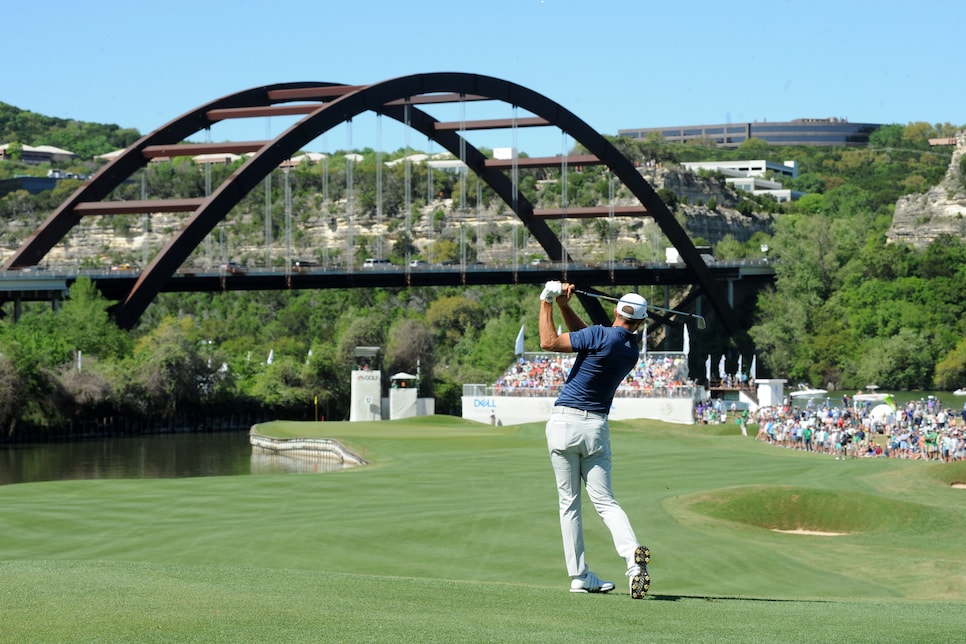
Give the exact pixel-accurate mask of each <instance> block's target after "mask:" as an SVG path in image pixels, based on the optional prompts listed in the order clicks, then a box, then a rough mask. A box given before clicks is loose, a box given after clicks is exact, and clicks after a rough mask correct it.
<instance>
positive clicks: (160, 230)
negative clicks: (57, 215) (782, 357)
mask: <svg viewBox="0 0 966 644" xmlns="http://www.w3.org/2000/svg"><path fill="white" fill-rule="evenodd" d="M645 178H646V179H647V180H648V182H649V183H650V184H651V185H652V186H653V187H654V188H655V189H662V188H666V189H668V190H671V191H673V192H674V193H675V194H677V195H678V197H679V198H680V200H681V202H682V204H683V205H681V206H680V208H681V211H682V212H683V213H684V220H685V229H686V230H687V232H688V234H689V235H690V236H691V237H692V238H701V239H702V240H704V241H706V242H707V243H710V244H715V243H717V242H718V241H720V240H721V239H722V238H724V237H725V236H727V235H730V236H732V237H734V238H735V239H737V240H739V241H746V240H747V239H748V238H749V237H750V236H751V235H752V234H754V233H755V232H757V231H765V232H771V226H772V221H773V220H772V216H771V215H768V214H763V215H752V216H749V217H746V216H743V215H741V214H740V213H739V212H738V211H737V210H735V209H734V207H735V206H737V204H738V202H739V201H740V197H739V196H738V195H737V194H736V193H735V191H734V190H733V189H731V188H730V187H729V186H727V185H725V184H723V183H722V182H720V181H718V180H716V179H715V178H713V177H704V176H698V175H696V174H694V173H692V172H689V171H685V170H680V169H674V168H652V169H649V170H647V171H645ZM710 199H714V200H715V201H716V202H717V206H716V208H715V210H713V211H709V210H708V209H707V208H706V207H704V206H703V205H696V204H706V203H708V201H709V200H710ZM306 201H307V202H311V201H312V200H311V199H306ZM632 202H633V203H636V200H627V204H630V203H632ZM622 205H623V204H622ZM437 210H443V211H444V212H445V223H444V229H443V231H442V232H440V231H439V230H435V231H433V230H431V227H430V222H431V220H432V219H433V216H434V213H435V212H436V211H437ZM275 217H276V219H277V218H278V215H277V214H276V215H275ZM187 219H188V216H187V215H186V214H183V213H171V214H166V213H156V214H152V215H151V216H150V217H148V218H144V217H139V216H130V217H113V218H112V217H87V218H84V219H82V220H81V222H80V223H79V225H78V226H76V227H75V228H74V229H73V230H72V231H71V233H70V234H69V235H68V236H67V238H66V239H65V240H62V241H61V242H60V243H58V244H57V245H56V246H55V247H54V248H53V249H52V250H51V252H50V253H48V255H47V257H46V258H45V263H46V264H48V265H50V266H52V267H55V266H68V267H72V268H74V267H77V268H79V267H82V266H83V267H102V268H107V267H108V266H110V265H112V264H118V263H121V262H124V263H130V264H132V265H137V266H140V265H142V264H144V263H145V262H146V261H149V260H150V259H151V258H152V257H153V256H154V254H155V253H157V252H158V251H159V250H160V249H161V248H162V247H163V246H165V245H166V244H167V243H168V242H169V241H170V239H171V238H172V236H173V235H175V234H176V233H177V231H178V230H180V229H181V227H182V226H183V225H184V223H185V222H186V221H187ZM258 220H259V215H258V214H257V213H256V214H245V215H242V216H241V217H240V223H242V224H244V225H245V228H246V229H247V230H249V231H250V232H249V233H248V234H247V235H241V234H239V233H237V232H235V230H234V228H235V227H234V226H233V225H231V224H227V225H225V224H223V225H220V226H219V227H218V228H216V229H215V230H214V231H213V232H212V233H211V235H209V237H208V239H207V240H206V242H205V243H204V244H202V245H201V246H200V247H199V248H197V249H196V250H195V251H194V253H193V254H192V256H191V257H190V258H189V260H188V261H187V262H186V266H190V267H191V268H196V269H205V268H213V267H217V266H218V265H220V264H222V263H224V262H228V261H236V262H241V263H246V264H250V265H252V266H264V264H265V259H266V255H267V249H266V247H265V240H264V232H263V226H262V225H261V224H260V223H259V221H258ZM275 223H276V227H280V226H278V224H280V223H281V222H279V221H276V222H275ZM615 224H616V226H617V231H616V236H615V241H614V248H615V249H616V250H615V251H614V252H616V253H619V255H618V257H616V259H620V257H621V256H624V255H629V254H634V255H635V256H637V257H642V256H644V258H645V259H652V260H657V261H662V260H663V257H664V247H665V242H664V240H663V236H662V235H661V234H660V231H659V229H658V228H657V225H656V224H655V223H654V221H653V220H652V219H650V218H645V219H638V218H628V217H616V218H615ZM461 225H463V226H465V230H467V231H472V233H471V234H470V235H469V238H472V237H474V236H475V235H477V234H479V235H481V236H485V237H489V238H490V239H491V241H492V243H489V244H485V245H481V246H479V248H480V251H481V252H480V259H482V260H483V261H486V262H488V263H489V262H500V261H511V260H512V258H513V254H514V252H516V253H517V259H518V260H519V261H528V259H529V257H530V256H543V255H544V252H543V249H541V248H540V247H539V246H538V245H537V244H536V243H535V242H534V241H533V239H532V238H531V239H529V240H527V241H526V242H525V243H524V245H523V246H522V247H520V248H514V245H513V231H514V230H515V229H518V228H519V227H520V225H521V224H520V222H519V220H518V219H517V218H516V216H515V215H513V214H512V213H511V212H510V211H509V208H507V207H505V206H503V207H501V208H499V209H491V210H489V211H485V212H482V213H480V214H479V215H477V214H476V213H459V212H457V211H456V210H455V209H454V207H453V203H452V202H451V201H450V200H443V201H439V202H436V203H433V204H432V205H431V206H430V207H428V208H426V209H425V210H424V212H423V213H421V214H420V215H419V216H418V217H414V218H413V220H412V222H411V235H412V239H413V243H414V245H415V246H416V248H418V249H420V250H421V251H422V250H423V249H426V248H427V247H428V246H429V245H430V244H431V243H432V242H433V241H434V240H435V239H437V238H439V237H440V236H441V235H442V236H445V237H448V238H450V239H456V240H458V239H459V229H460V226H461ZM554 225H556V226H558V229H560V228H559V227H562V224H561V223H560V222H554ZM292 226H293V229H294V230H296V231H297V232H296V234H293V236H292V240H291V249H290V250H289V249H288V248H287V243H286V241H285V240H284V239H282V240H279V239H276V240H275V241H273V243H272V248H271V256H272V261H273V263H274V264H275V265H276V266H278V265H281V264H282V263H284V260H285V258H286V254H290V256H291V258H292V259H303V260H313V261H315V260H324V261H325V263H327V264H329V263H342V262H344V261H345V251H346V247H347V236H348V231H349V226H348V220H347V217H346V213H345V208H344V204H335V205H334V206H332V207H330V206H328V205H324V206H319V210H318V212H311V213H306V212H299V213H295V214H294V215H293V225H292ZM29 228H30V227H29V226H28V225H27V224H26V223H25V222H13V221H11V222H7V224H6V227H5V230H4V231H3V238H4V239H3V246H4V248H3V251H2V252H3V259H6V257H8V256H9V255H10V254H12V253H13V251H14V250H15V249H16V248H18V247H19V245H20V243H21V240H22V239H23V238H24V237H26V236H27V235H28V234H29V233H30V232H31V230H28V229H29ZM353 228H354V231H353V233H352V235H353V237H354V239H355V240H356V242H358V239H359V238H360V237H363V236H364V237H366V238H367V239H368V248H369V254H370V255H372V254H376V252H377V248H378V246H379V244H382V245H383V252H382V253H381V254H382V255H383V256H386V255H388V254H389V252H390V248H391V245H392V243H394V241H395V240H396V237H397V234H398V233H399V232H401V231H402V230H403V228H404V226H401V225H400V224H399V222H398V221H393V218H390V217H388V216H387V217H383V218H382V220H381V221H377V219H376V217H375V215H372V214H363V213H356V214H355V215H354V217H353ZM560 236H561V237H564V232H563V231H562V232H561V234H560ZM493 240H495V241H493ZM566 240H567V248H568V249H569V250H570V253H571V255H572V256H573V257H575V258H576V259H577V260H578V261H585V262H601V261H605V260H607V259H609V251H610V250H611V248H610V247H609V244H608V243H607V242H605V241H602V237H601V231H600V230H599V229H598V228H597V227H596V226H595V224H594V222H593V221H592V220H578V219H573V220H568V222H567V224H566ZM467 243H470V244H472V243H474V242H472V241H468V242H467ZM145 248H147V249H149V250H148V252H145V250H144V249H145ZM628 249H630V250H628ZM360 254H361V253H360V252H357V253H356V256H355V257H354V260H355V263H357V264H358V263H360V262H361V261H362V260H363V259H364V257H361V256H359V255H360Z"/></svg>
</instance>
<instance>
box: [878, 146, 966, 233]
mask: <svg viewBox="0 0 966 644" xmlns="http://www.w3.org/2000/svg"><path fill="white" fill-rule="evenodd" d="M964 154H966V131H962V132H960V133H959V134H958V135H957V136H956V149H955V150H954V151H953V157H952V160H951V161H950V162H949V168H948V169H947V170H946V175H945V176H944V177H943V180H942V181H941V182H940V183H939V185H937V186H934V187H933V188H931V189H930V190H929V191H928V192H926V193H925V194H915V195H906V196H905V197H902V198H900V199H899V201H898V202H897V203H896V210H895V214H894V215H893V217H892V227H891V228H890V229H889V233H888V239H889V241H892V242H902V243H906V244H910V245H912V246H915V247H918V248H921V247H923V246H926V245H927V244H928V243H929V242H931V241H932V240H933V239H935V238H936V237H938V236H939V235H941V234H943V233H947V234H950V235H955V236H956V237H966V218H964V217H966V177H963V175H962V170H961V168H960V162H961V159H962V158H963V155H964Z"/></svg>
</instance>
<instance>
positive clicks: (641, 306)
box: [617, 293, 647, 320]
mask: <svg viewBox="0 0 966 644" xmlns="http://www.w3.org/2000/svg"><path fill="white" fill-rule="evenodd" d="M617 313H618V314H619V315H620V316H621V317H625V318H627V319H628V320H643V319H645V318H647V300H645V299H644V298H643V297H641V296H640V295H638V294H637V293H628V294H627V295H625V296H624V297H622V298H621V299H620V300H618V301H617Z"/></svg>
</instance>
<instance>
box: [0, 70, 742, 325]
mask: <svg viewBox="0 0 966 644" xmlns="http://www.w3.org/2000/svg"><path fill="white" fill-rule="evenodd" d="M479 100H489V101H501V102H503V103H506V104H507V105H510V106H512V108H513V109H514V110H515V109H516V108H522V109H524V110H526V111H527V112H529V113H531V114H533V116H532V117H527V118H516V117H514V118H512V119H493V120H480V121H460V122H457V123H448V122H442V121H439V120H437V119H435V118H434V117H433V116H431V115H430V114H428V113H427V112H426V111H424V110H423V109H420V106H421V105H429V104H438V103H456V102H461V101H479ZM366 112H373V113H375V114H377V115H384V116H387V117H389V118H392V119H395V120H397V121H399V122H400V123H403V124H404V125H405V126H407V127H409V128H412V129H413V130H415V131H418V132H420V133H422V134H423V135H425V136H426V137H427V138H428V139H430V140H431V141H434V142H435V143H437V144H439V145H440V146H441V147H442V148H443V149H445V150H447V151H448V152H450V153H452V154H453V155H454V156H455V157H457V158H459V159H460V160H461V161H463V162H464V163H465V164H466V166H467V168H468V169H469V170H471V171H472V172H474V173H475V174H476V175H477V176H478V177H479V178H480V179H481V180H482V181H483V182H485V183H486V185H488V186H489V188H490V189H491V190H492V191H493V192H494V193H495V194H496V195H497V196H498V197H499V198H500V199H502V200H503V201H504V202H505V203H506V204H507V206H509V207H510V209H511V210H512V211H513V212H514V213H515V214H516V216H517V217H518V218H519V219H520V221H521V222H522V223H523V224H524V225H525V226H526V227H527V228H528V229H529V231H530V233H531V234H532V236H533V238H534V239H535V240H536V241H537V242H538V243H539V244H540V246H541V247H542V248H543V249H544V250H545V251H546V253H547V256H548V258H549V259H550V260H552V261H554V262H563V263H564V265H566V263H568V262H571V261H572V260H573V258H571V257H569V254H568V253H567V251H566V250H565V248H564V246H563V244H562V243H561V241H560V239H558V237H557V235H556V234H555V233H554V232H553V230H552V229H551V228H550V227H549V225H548V223H547V221H548V220H550V219H561V218H566V217H573V218H589V217H609V216H612V215H616V216H625V217H651V218H653V219H654V221H655V222H656V223H657V225H658V227H659V228H660V229H661V231H662V232H663V234H664V235H665V236H666V237H667V239H668V241H669V242H670V243H671V244H672V245H673V246H674V247H675V248H676V249H677V251H678V253H679V255H680V257H681V258H682V260H683V261H684V263H685V264H686V266H687V267H688V269H689V270H690V271H691V272H692V274H693V277H694V283H695V284H696V285H698V286H699V287H700V288H701V290H702V292H703V295H704V296H705V297H706V298H707V300H708V301H709V303H710V305H711V307H712V308H713V309H714V311H715V313H716V314H717V316H718V319H719V320H720V321H721V323H722V324H723V325H724V326H725V328H726V329H727V330H728V331H729V332H735V331H737V330H738V328H739V325H738V322H737V318H736V316H735V314H734V311H733V310H732V308H731V306H730V304H729V302H728V299H727V296H726V294H725V289H723V288H722V285H721V284H720V283H719V282H717V281H716V280H715V279H714V277H713V275H712V273H711V271H710V270H709V269H708V267H707V265H706V264H705V263H704V261H703V259H702V258H701V256H700V254H699V252H698V250H697V249H696V248H695V246H694V244H693V243H692V242H691V240H690V238H689V237H688V236H687V233H686V232H685V231H684V229H683V228H682V226H681V225H680V224H679V223H678V222H677V220H675V218H674V216H673V215H672V214H671V212H670V211H669V209H668V208H667V206H666V205H665V203H664V202H663V201H662V200H661V199H660V197H659V196H658V195H657V193H656V192H655V191H654V189H653V188H652V187H651V186H650V185H649V184H648V183H647V181H646V180H645V179H644V178H643V177H642V176H641V174H640V172H638V170H637V168H636V167H635V166H634V164H633V163H632V162H631V161H630V160H628V159H627V158H626V157H625V156H623V155H622V154H621V153H620V152H619V151H618V150H617V149H616V148H615V147H614V146H613V145H612V144H611V143H610V142H609V141H607V140H606V139H605V138H604V137H603V136H602V135H600V134H599V133H597V132H596V131H595V130H594V129H593V128H591V127H590V126H589V125H587V123H585V122H584V121H582V120H581V119H580V118H578V117H577V116H575V115H574V114H573V113H571V112H570V111H568V110H567V109H565V108H564V107H563V106H561V105H560V104H558V103H556V102H554V101H552V100H550V99H548V98H546V97H545V96H542V95H540V94H538V93H536V92H534V91H532V90H530V89H527V88H525V87H523V86H520V85H517V84H514V83H511V82H508V81H505V80H500V79H497V78H493V77H488V76H481V75H477V74H462V73H428V74H416V75H411V76H404V77H400V78H395V79H390V80H386V81H382V82H378V83H373V84H371V85H345V84H339V83H317V82H301V83H282V84H276V85H268V86H263V87H256V88H252V89H248V90H245V91H241V92H238V93H236V94H231V95H229V96H225V97H223V98H219V99H217V100H214V101H212V102H210V103H207V104H205V105H202V106H200V107H198V108H196V109H194V110H192V111H189V112H187V113H185V114H183V115H181V116H179V117H177V118H176V119H174V120H172V121H170V122H168V123H166V124H165V125H163V126H161V127H159V128H158V129H156V130H155V131H153V132H151V133H150V134H147V135H146V136H144V137H142V138H141V139H140V140H139V141H137V142H136V143H134V144H133V145H131V146H130V147H129V148H127V149H125V151H124V152H123V153H122V154H121V155H119V156H118V157H116V158H115V159H114V160H112V161H110V162H109V163H108V164H107V165H105V166H104V167H103V168H102V169H101V170H100V171H99V172H98V173H97V174H96V175H94V177H93V178H92V179H91V180H90V181H89V182H87V183H85V184H84V185H83V186H82V187H80V188H78V190H77V191H75V192H74V193H73V194H72V195H71V196H70V197H69V198H68V199H67V200H66V201H64V202H63V203H62V204H61V205H60V206H59V207H58V208H57V209H56V210H55V211H54V212H53V213H52V214H51V215H50V217H49V218H48V219H47V220H46V221H45V222H44V223H43V224H42V225H41V226H40V228H39V229H37V230H36V231H35V232H34V233H33V234H32V235H31V236H30V237H29V238H28V239H27V240H26V241H25V242H24V243H23V245H22V246H21V247H20V248H19V249H18V250H17V251H16V252H15V253H14V254H13V255H12V256H11V257H10V258H9V259H8V260H7V261H6V263H5V264H4V265H3V267H2V268H3V269H4V270H11V269H18V268H24V267H27V266H32V265H35V264H38V263H40V261H41V260H42V259H43V258H44V257H45V256H46V255H47V253H48V252H49V251H50V250H51V249H52V248H53V247H54V246H55V245H56V244H57V243H59V242H60V241H61V240H62V239H64V237H65V236H66V235H67V234H69V233H70V231H71V229H72V228H74V226H77V225H78V224H79V223H80V221H81V219H82V218H83V217H87V216H95V215H130V214H150V213H173V212H184V213H190V216H189V217H188V219H187V222H186V223H185V224H184V226H183V227H182V228H181V230H180V231H179V232H178V233H176V234H175V236H174V237H173V238H171V239H170V240H169V241H168V242H167V243H166V245H164V246H163V248H162V249H161V250H160V251H159V252H158V253H157V254H156V255H155V256H154V257H153V259H152V260H151V261H150V263H149V264H148V265H147V266H145V267H144V269H143V270H142V271H141V273H140V275H139V276H138V278H137V280H136V281H135V282H134V284H133V286H131V288H130V290H128V291H127V292H126V294H124V296H123V297H122V298H121V299H120V300H119V301H118V303H117V304H116V305H115V306H114V307H113V309H112V315H113V317H114V319H115V321H116V322H117V324H118V325H119V326H121V327H122V328H131V327H133V326H134V325H135V324H136V323H137V320H138V319H139V318H140V316H141V315H142V314H143V313H144V311H145V309H146V308H147V307H148V306H149V305H150V303H151V302H152V301H153V300H154V298H155V297H156V296H157V294H158V293H159V292H160V291H161V290H162V287H163V286H164V284H165V283H166V282H167V281H168V280H169V279H170V278H171V277H172V275H173V274H174V273H175V272H176V271H177V270H178V269H179V267H181V266H182V264H183V263H184V262H185V260H186V259H187V258H188V257H189V255H190V254H191V253H192V251H193V250H194V249H195V248H196V247H198V246H199V244H201V243H202V242H203V241H204V239H205V237H206V236H207V235H208V234H209V233H210V232H211V231H212V230H213V229H214V228H215V226H216V225H217V224H218V223H219V222H220V221H222V220H223V219H225V217H226V216H227V215H228V213H229V212H230V211H231V210H232V208H233V207H234V206H235V205H236V204H238V203H239V201H241V200H242V198H244V197H245V195H246V194H248V193H249V192H250V191H251V190H252V189H254V188H255V187H256V186H257V185H258V184H259V183H261V182H262V181H263V180H264V179H265V177H266V176H268V175H270V174H271V172H272V171H273V170H274V169H275V168H277V167H279V166H280V165H281V164H282V163H283V162H285V161H286V160H288V159H290V158H291V157H293V156H294V155H295V154H296V153H297V152H298V151H299V150H300V149H302V148H303V147H304V146H305V145H306V144H308V143H309V142H311V141H312V140H314V139H316V138H318V137H320V136H322V135H323V134H325V133H326V132H328V131H329V130H331V129H332V128H334V127H336V126H338V125H340V124H343V123H346V122H351V120H352V119H353V118H354V117H356V116H358V115H360V114H363V113H366ZM514 114H516V112H514ZM272 116H296V117H299V120H297V121H296V122H295V123H294V124H293V125H291V126H290V127H289V128H288V129H286V130H285V131H284V132H282V133H281V134H279V135H278V136H277V137H275V138H273V139H270V140H264V141H244V142H221V143H185V141H186V140H187V139H188V138H189V137H191V136H192V135H195V134H196V133H198V132H200V131H203V130H207V129H209V128H210V127H211V126H212V125H213V124H215V123H218V122H221V121H226V120H229V119H243V118H252V117H272ZM537 126H556V127H557V128H559V129H560V130H561V131H562V132H563V133H565V134H566V135H568V136H569V137H571V138H572V139H573V140H574V141H575V142H577V143H579V144H580V145H581V146H582V147H583V149H585V150H586V151H587V154H580V155H570V156H563V157H545V158H524V159H513V160H503V159H491V158H487V157H486V156H485V155H484V154H483V153H482V152H481V151H480V150H479V149H477V148H475V147H474V146H472V145H470V144H469V142H468V141H466V139H465V138H464V137H463V136H461V132H466V131H470V130H487V129H507V128H512V127H537ZM225 153H232V154H250V155H251V156H249V157H248V159H247V160H246V161H244V162H243V163H242V164H241V165H240V166H239V167H238V169H237V170H236V171H235V172H234V173H232V174H231V175H230V176H229V177H227V178H226V179H225V180H224V181H223V182H222V183H221V185H219V186H218V187H217V188H216V189H214V190H212V191H211V193H210V194H209V195H208V196H206V197H203V198H177V199H156V200H140V201H105V199H106V198H108V197H109V196H110V195H111V193H112V191H114V190H115V189H116V188H117V187H118V186H120V185H121V184H122V183H123V182H125V181H127V180H129V179H130V178H131V177H132V176H133V175H134V174H135V173H136V172H138V171H139V170H141V169H142V168H144V167H145V166H146V165H147V164H148V163H150V162H151V160H152V159H156V158H163V157H176V156H179V157H181V156H192V155H202V154H225ZM565 155H566V153H565ZM600 164H602V165H604V166H606V167H607V168H608V169H609V170H610V172H611V173H612V174H613V176H615V177H616V178H617V179H618V180H619V181H620V182H621V183H622V184H623V185H624V186H625V187H626V189H627V190H628V191H630V193H631V194H633V196H634V197H635V198H636V199H637V200H638V201H639V202H640V205H638V206H631V207H628V206H620V207H615V206H613V205H612V206H603V207H599V208H547V209H538V208H535V207H534V205H533V203H532V202H531V201H530V200H528V199H527V197H526V196H525V195H523V194H521V193H520V191H519V186H518V182H516V181H515V180H513V179H511V176H510V174H509V173H508V170H511V169H519V168H527V167H554V166H558V167H567V166H571V167H573V166H586V165H600ZM642 273H643V271H642ZM642 278H643V275H642ZM579 297H580V301H581V303H582V305H583V306H584V308H585V310H586V311H587V312H588V314H589V315H590V316H591V318H592V319H593V321H594V322H596V323H605V324H606V323H609V322H610V317H609V315H608V314H607V312H605V310H604V308H603V307H602V305H601V304H600V300H598V299H596V298H593V297H589V296H579Z"/></svg>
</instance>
